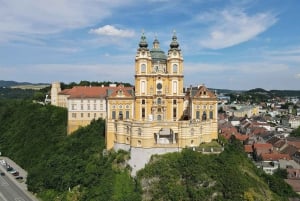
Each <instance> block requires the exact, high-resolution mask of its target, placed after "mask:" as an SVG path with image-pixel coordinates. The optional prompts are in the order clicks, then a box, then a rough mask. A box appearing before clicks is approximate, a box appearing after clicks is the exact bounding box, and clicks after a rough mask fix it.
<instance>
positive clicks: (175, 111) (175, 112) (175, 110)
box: [173, 107, 177, 118]
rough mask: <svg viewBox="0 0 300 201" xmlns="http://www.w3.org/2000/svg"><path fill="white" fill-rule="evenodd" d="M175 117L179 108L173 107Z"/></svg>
mask: <svg viewBox="0 0 300 201" xmlns="http://www.w3.org/2000/svg"><path fill="white" fill-rule="evenodd" d="M173 118H177V109H176V107H174V108H173Z"/></svg>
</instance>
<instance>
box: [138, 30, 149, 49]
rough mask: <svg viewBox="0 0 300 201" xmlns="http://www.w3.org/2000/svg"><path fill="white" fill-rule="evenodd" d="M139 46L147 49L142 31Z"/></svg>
mask: <svg viewBox="0 0 300 201" xmlns="http://www.w3.org/2000/svg"><path fill="white" fill-rule="evenodd" d="M139 47H140V48H143V49H147V47H148V43H147V41H146V36H145V34H144V32H143V34H142V36H141V41H140V43H139Z"/></svg>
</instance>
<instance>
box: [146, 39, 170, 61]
mask: <svg viewBox="0 0 300 201" xmlns="http://www.w3.org/2000/svg"><path fill="white" fill-rule="evenodd" d="M150 54H151V58H152V61H154V62H158V61H159V62H162V63H165V62H166V61H167V56H166V55H165V52H164V51H162V50H161V49H160V47H159V41H158V40H157V38H155V40H154V41H153V48H152V49H151V50H150Z"/></svg>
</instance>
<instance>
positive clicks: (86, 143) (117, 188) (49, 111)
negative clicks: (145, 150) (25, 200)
mask: <svg viewBox="0 0 300 201" xmlns="http://www.w3.org/2000/svg"><path fill="white" fill-rule="evenodd" d="M0 122H1V124H0V150H1V152H2V153H3V154H4V155H6V156H8V157H10V158H12V159H13V160H15V161H16V162H17V163H18V164H20V165H21V166H22V167H23V168H24V169H26V170H27V171H28V179H27V183H28V189H29V190H30V191H32V192H34V193H36V194H37V196H38V197H39V198H41V200H43V201H62V200H66V201H79V200H87V201H90V200H96V201H98V200H99V201H101V200H105V201H121V200H122V201H135V200H136V201H138V200H174V201H177V200H186V201H190V200H195V201H197V200H203V201H205V200H228V201H229V200H237V201H240V200H245V201H251V200H253V201H254V200H288V197H296V196H297V195H296V194H295V193H294V192H293V191H292V190H291V188H290V187H289V186H288V185H287V184H286V183H284V181H283V179H282V175H284V174H276V175H275V176H269V175H266V174H264V173H263V171H261V170H258V169H257V168H256V167H255V166H254V165H253V163H252V162H251V161H249V159H248V158H247V157H246V155H245V154H244V152H243V147H242V145H241V144H240V143H239V142H238V141H236V140H235V139H234V138H233V139H231V140H230V141H229V143H228V144H227V145H226V147H225V150H224V151H223V152H222V153H221V154H219V155H204V154H201V153H199V152H195V151H192V150H189V149H187V150H184V151H182V152H180V153H171V154H165V155H162V156H153V157H152V160H151V162H150V163H149V164H148V165H146V167H145V168H144V169H143V170H141V171H140V172H138V174H137V177H136V178H132V177H130V167H128V165H127V164H126V160H128V159H129V157H130V155H129V153H128V152H125V151H120V152H118V153H116V152H113V151H110V152H105V151H103V150H104V147H105V138H104V132H105V122H104V120H101V119H99V120H96V121H93V122H92V123H91V125H89V126H87V127H84V128H80V129H79V130H78V131H76V132H75V133H73V134H72V135H70V136H67V134H66V125H67V111H66V110H65V109H64V108H58V107H53V106H51V105H41V104H35V103H32V102H31V101H24V100H14V101H13V100H10V101H5V100H2V101H0Z"/></svg>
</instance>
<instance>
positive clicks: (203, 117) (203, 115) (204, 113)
mask: <svg viewBox="0 0 300 201" xmlns="http://www.w3.org/2000/svg"><path fill="white" fill-rule="evenodd" d="M202 120H203V121H205V120H206V112H205V111H204V112H203V114H202Z"/></svg>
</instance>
